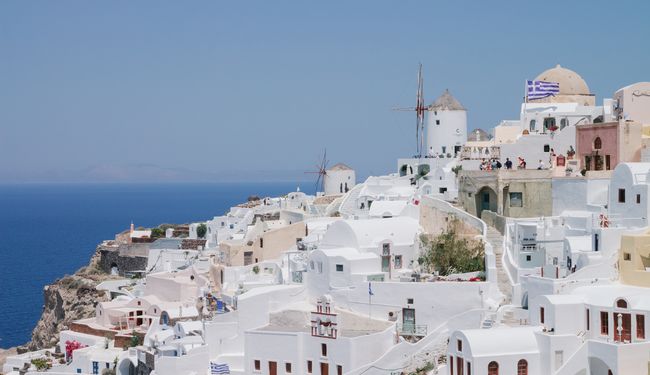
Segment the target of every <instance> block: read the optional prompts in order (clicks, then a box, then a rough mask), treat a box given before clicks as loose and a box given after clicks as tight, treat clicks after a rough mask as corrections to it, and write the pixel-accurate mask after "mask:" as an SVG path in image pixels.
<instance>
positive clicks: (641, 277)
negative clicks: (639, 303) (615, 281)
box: [618, 230, 650, 287]
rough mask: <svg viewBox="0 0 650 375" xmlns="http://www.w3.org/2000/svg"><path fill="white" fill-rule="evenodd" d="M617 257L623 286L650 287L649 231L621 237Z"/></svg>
mask: <svg viewBox="0 0 650 375" xmlns="http://www.w3.org/2000/svg"><path fill="white" fill-rule="evenodd" d="M618 256H619V259H618V264H619V271H620V278H621V282H622V283H623V284H627V285H636V286H642V287H650V230H649V231H647V232H645V233H641V234H626V235H623V236H622V237H621V251H620V252H619V255H618Z"/></svg>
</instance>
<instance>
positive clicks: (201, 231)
mask: <svg viewBox="0 0 650 375" xmlns="http://www.w3.org/2000/svg"><path fill="white" fill-rule="evenodd" d="M206 233H208V226H207V225H205V224H204V223H201V224H199V226H198V227H196V235H197V236H198V237H199V238H203V237H205V235H206Z"/></svg>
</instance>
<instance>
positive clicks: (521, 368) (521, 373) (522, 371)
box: [517, 359, 528, 375]
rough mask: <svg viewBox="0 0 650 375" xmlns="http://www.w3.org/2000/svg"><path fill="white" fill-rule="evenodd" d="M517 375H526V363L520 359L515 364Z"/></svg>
mask: <svg viewBox="0 0 650 375" xmlns="http://www.w3.org/2000/svg"><path fill="white" fill-rule="evenodd" d="M517 375H528V361H526V360H525V359H520V360H519V362H517Z"/></svg>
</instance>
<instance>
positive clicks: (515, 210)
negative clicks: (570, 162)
mask: <svg viewBox="0 0 650 375" xmlns="http://www.w3.org/2000/svg"><path fill="white" fill-rule="evenodd" d="M551 175H552V171H551V170H535V169H526V170H505V169H500V170H497V171H465V170H462V171H460V173H459V175H458V180H459V182H458V200H459V203H460V204H461V205H462V206H463V208H464V209H465V210H466V211H467V212H469V213H470V214H472V215H475V216H478V217H481V212H482V211H484V210H488V211H492V212H496V213H497V214H499V215H502V216H508V217H538V216H550V215H551V213H552V211H553V197H552V192H551V185H552V183H551Z"/></svg>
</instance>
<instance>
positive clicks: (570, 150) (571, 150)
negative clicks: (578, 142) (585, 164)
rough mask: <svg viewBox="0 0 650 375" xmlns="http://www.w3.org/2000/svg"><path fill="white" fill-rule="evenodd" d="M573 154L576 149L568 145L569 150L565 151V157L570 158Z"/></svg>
mask: <svg viewBox="0 0 650 375" xmlns="http://www.w3.org/2000/svg"><path fill="white" fill-rule="evenodd" d="M575 154H576V150H574V149H573V146H569V150H568V151H567V152H566V158H567V159H569V160H571V159H573V156H574V155H575Z"/></svg>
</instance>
